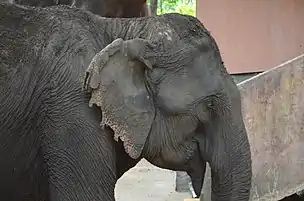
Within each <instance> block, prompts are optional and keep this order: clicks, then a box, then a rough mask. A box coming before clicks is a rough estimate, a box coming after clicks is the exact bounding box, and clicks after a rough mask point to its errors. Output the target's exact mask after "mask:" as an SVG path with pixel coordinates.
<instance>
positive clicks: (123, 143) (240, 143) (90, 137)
mask: <svg viewBox="0 0 304 201" xmlns="http://www.w3.org/2000/svg"><path fill="white" fill-rule="evenodd" d="M0 41H1V42H0V50H1V51H0V62H1V63H0V75H1V77H0V92H1V93H0V94H1V96H0V104H1V105H0V119H1V124H0V131H1V133H0V143H1V145H0V147H1V149H2V150H1V152H0V159H1V161H2V164H1V166H0V177H1V179H2V180H1V181H2V182H1V184H0V185H1V186H0V199H1V200H33V201H35V200H50V201H59V200H64V201H69V200H73V201H74V200H77V201H82V200H110V201H111V200H114V187H115V182H116V181H117V178H118V177H119V176H121V175H122V174H123V172H124V171H125V170H127V169H128V168H129V167H131V166H132V165H133V164H132V163H133V162H134V161H132V160H135V163H136V162H137V161H138V160H139V159H141V158H145V159H147V160H148V161H149V162H151V163H152V164H154V165H156V166H158V167H161V168H166V169H171V170H175V171H186V172H187V173H188V174H189V175H190V177H191V180H192V183H193V187H194V189H195V191H196V194H197V195H199V194H200V191H201V188H202V184H203V180H204V174H205V169H206V162H208V163H209V164H210V167H211V171H212V200H213V201H221V200H225V201H226V200H241V201H242V200H246V201H247V200H248V198H249V193H250V187H251V155H250V146H249V143H248V138H247V134H246V130H245V127H244V122H243V118H242V113H241V103H240V94H239V91H238V89H237V86H236V85H235V83H234V81H233V79H232V77H231V76H230V75H229V74H228V73H227V71H226V69H225V68H224V65H223V62H222V59H221V56H220V52H219V50H218V47H217V45H216V42H215V41H214V39H213V38H212V37H211V35H210V34H209V32H208V31H207V30H206V29H205V27H204V26H203V25H202V24H201V23H200V22H199V20H198V19H196V18H194V17H192V16H187V15H180V14H174V13H172V14H166V15H160V16H155V17H144V18H124V19H119V18H115V19H113V18H101V17H99V16H97V15H94V14H92V13H90V12H86V11H84V10H83V9H77V8H71V7H68V6H54V7H49V8H33V7H24V6H19V5H15V4H0ZM83 88H84V89H86V91H84V90H83ZM95 104H96V105H95ZM89 106H90V107H89ZM100 122H101V126H100ZM109 131H111V132H109ZM113 138H114V139H115V140H116V141H117V142H116V143H115V141H114V140H113ZM119 148H120V149H119ZM123 148H124V150H123ZM116 151H117V152H116ZM121 152H123V153H124V154H126V155H128V156H129V157H130V160H131V161H128V162H126V163H127V164H125V163H118V162H117V160H116V156H117V157H118V158H119V156H120V154H119V153H121ZM122 157H123V158H125V157H124V156H122ZM136 160H137V161H136ZM118 161H119V160H118ZM120 165H122V167H120Z"/></svg>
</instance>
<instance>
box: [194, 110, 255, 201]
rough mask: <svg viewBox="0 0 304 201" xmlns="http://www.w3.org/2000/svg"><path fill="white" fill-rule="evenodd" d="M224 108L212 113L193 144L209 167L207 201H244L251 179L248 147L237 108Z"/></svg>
mask: <svg viewBox="0 0 304 201" xmlns="http://www.w3.org/2000/svg"><path fill="white" fill-rule="evenodd" d="M227 108H228V110H225V111H224V110H221V111H219V107H218V108H216V109H215V110H214V114H212V116H211V121H209V122H210V123H207V124H205V125H204V130H200V132H199V135H198V137H197V140H198V142H199V147H200V151H201V155H202V158H203V159H204V160H206V161H207V162H208V163H209V165H210V167H211V177H212V193H211V200H212V201H234V200H238V201H248V200H249V196H250V189H251V176H252V169H251V152H250V145H249V141H248V137H247V133H246V130H245V126H244V123H243V120H242V114H241V110H240V106H239V105H238V106H236V107H235V108H234V107H233V105H230V106H229V107H227ZM221 109H222V108H221Z"/></svg>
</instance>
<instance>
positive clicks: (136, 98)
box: [84, 39, 155, 159]
mask: <svg viewBox="0 0 304 201" xmlns="http://www.w3.org/2000/svg"><path fill="white" fill-rule="evenodd" d="M147 45H148V46H150V47H148V46H147ZM152 46H153V45H152ZM152 46H151V44H149V42H147V41H145V40H142V39H133V40H129V41H123V40H122V39H116V40H115V41H113V42H112V43H111V44H109V45H108V46H106V47H105V48H104V49H103V50H101V51H100V52H99V53H97V54H96V55H95V56H94V58H93V59H92V61H91V63H90V66H89V68H88V69H87V71H86V78H85V83H84V87H85V88H86V89H87V90H88V91H89V92H91V99H90V103H89V105H90V107H91V106H92V105H93V104H96V105H97V106H98V107H100V108H101V111H102V125H109V126H110V127H111V128H112V129H113V130H114V138H115V140H118V137H119V138H120V139H121V140H122V141H123V144H124V148H125V150H126V152H127V153H128V155H129V156H130V157H131V158H134V159H136V158H138V157H139V156H140V155H141V152H142V150H143V148H144V145H145V142H146V139H147V136H148V134H149V132H150V128H151V125H152V122H153V119H154V115H155V109H154V105H153V101H152V97H150V94H149V93H148V90H147V89H146V81H145V70H147V69H148V67H149V68H151V65H152V64H151V63H150V62H149V61H148V60H146V59H145V58H143V57H142V55H140V54H141V53H142V52H141V51H138V49H141V50H142V51H143V52H144V51H145V50H144V49H146V48H151V47H152Z"/></svg>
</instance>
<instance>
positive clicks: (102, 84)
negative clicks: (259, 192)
mask: <svg viewBox="0 0 304 201" xmlns="http://www.w3.org/2000/svg"><path fill="white" fill-rule="evenodd" d="M155 19H156V20H155ZM145 23H146V24H148V25H147V26H146V29H145V30H146V31H145V33H144V34H142V35H140V36H137V37H134V38H129V39H121V38H118V39H116V40H114V41H113V42H112V43H111V44H109V45H108V46H107V47H105V48H104V49H103V50H101V51H100V52H99V53H98V54H97V55H96V56H95V57H94V58H93V60H92V62H91V64H90V66H89V68H88V69H87V75H86V79H85V88H86V89H87V90H89V91H90V92H91V94H92V96H91V100H90V105H92V104H96V105H97V106H99V107H100V108H101V111H102V124H103V125H109V126H110V127H111V128H112V129H113V130H114V136H115V139H116V140H117V139H118V138H119V139H121V140H122V141H123V143H124V148H125V151H126V152H127V153H128V154H129V156H130V157H132V158H134V159H136V158H139V157H144V158H146V159H147V160H148V161H149V162H151V163H152V164H154V165H156V166H158V167H162V168H167V169H171V170H178V171H186V172H188V174H189V175H190V177H191V179H192V182H193V187H194V189H195V191H196V194H198V195H200V191H201V188H202V184H203V179H204V173H205V167H206V162H208V163H209V164H210V167H211V170H212V200H248V198H249V192H250V187H251V155H250V147H249V143H248V139H247V134H246V130H245V127H244V123H243V119H242V113H241V102H240V94H239V91H238V89H237V87H236V85H235V83H234V81H233V80H232V78H231V77H230V75H229V74H228V73H227V71H226V69H225V68H224V65H223V62H222V59H221V55H220V52H219V50H218V47H217V45H216V42H215V40H214V39H213V38H212V36H211V35H210V34H209V32H208V31H207V30H206V29H205V27H204V26H203V25H202V24H201V23H200V22H199V21H198V20H197V19H196V18H194V17H190V16H184V15H178V14H168V15H163V16H159V17H156V18H154V21H153V23H152V22H151V23H149V22H148V23H147V22H145ZM133 32H136V30H133Z"/></svg>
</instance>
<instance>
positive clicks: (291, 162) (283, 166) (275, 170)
mask: <svg viewBox="0 0 304 201" xmlns="http://www.w3.org/2000/svg"><path fill="white" fill-rule="evenodd" d="M238 86H239V89H240V93H241V96H242V108H243V117H244V121H245V125H246V129H247V132H248V137H249V141H250V145H251V153H252V170H253V177H252V189H251V197H250V201H264V200H265V201H266V200H267V201H277V200H280V199H283V198H284V197H286V196H289V195H291V194H294V193H297V192H299V191H301V190H303V189H304V55H301V56H299V57H296V58H294V59H292V60H290V61H288V62H286V63H283V64H281V65H279V66H277V67H275V68H273V69H271V70H269V71H266V72H263V73H261V74H259V75H257V76H254V77H252V78H250V79H248V80H245V81H243V82H241V83H239V84H238ZM201 200H204V201H210V200H211V199H210V170H209V169H208V171H207V175H206V181H205V184H204V189H203V196H202V198H201Z"/></svg>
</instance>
